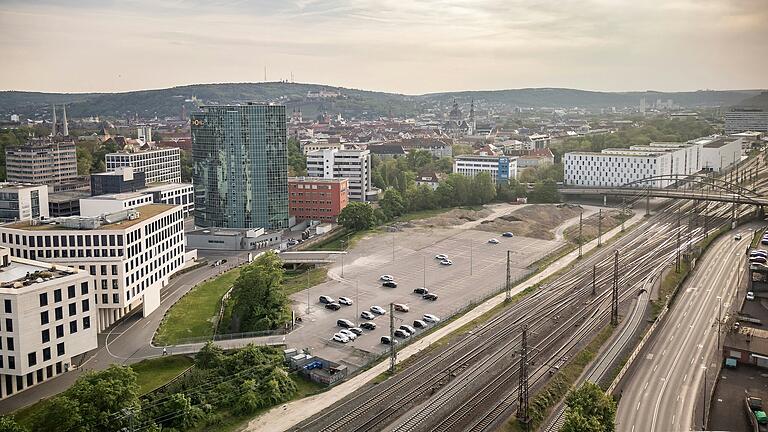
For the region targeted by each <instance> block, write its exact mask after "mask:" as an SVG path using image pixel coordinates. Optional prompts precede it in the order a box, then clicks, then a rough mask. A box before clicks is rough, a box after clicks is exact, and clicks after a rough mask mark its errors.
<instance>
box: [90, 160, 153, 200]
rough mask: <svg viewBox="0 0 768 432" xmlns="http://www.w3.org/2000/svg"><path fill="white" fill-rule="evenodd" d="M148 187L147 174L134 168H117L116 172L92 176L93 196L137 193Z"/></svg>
mask: <svg viewBox="0 0 768 432" xmlns="http://www.w3.org/2000/svg"><path fill="white" fill-rule="evenodd" d="M145 186H146V174H145V173H144V172H142V171H136V170H134V169H133V167H128V166H123V167H117V168H115V170H114V171H107V172H103V173H94V174H91V195H104V194H113V193H124V192H135V191H137V190H139V189H142V188H144V187H145Z"/></svg>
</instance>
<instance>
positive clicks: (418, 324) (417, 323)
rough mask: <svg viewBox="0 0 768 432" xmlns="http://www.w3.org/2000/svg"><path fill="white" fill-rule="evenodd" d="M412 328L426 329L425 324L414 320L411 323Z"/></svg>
mask: <svg viewBox="0 0 768 432" xmlns="http://www.w3.org/2000/svg"><path fill="white" fill-rule="evenodd" d="M413 326H414V327H416V328H426V327H427V323H425V322H424V321H422V320H415V321H414V322H413Z"/></svg>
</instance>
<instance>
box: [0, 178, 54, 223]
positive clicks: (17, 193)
mask: <svg viewBox="0 0 768 432" xmlns="http://www.w3.org/2000/svg"><path fill="white" fill-rule="evenodd" d="M48 215H49V213H48V186H45V185H37V184H25V183H0V222H12V221H24V220H30V219H40V218H47V217H48Z"/></svg>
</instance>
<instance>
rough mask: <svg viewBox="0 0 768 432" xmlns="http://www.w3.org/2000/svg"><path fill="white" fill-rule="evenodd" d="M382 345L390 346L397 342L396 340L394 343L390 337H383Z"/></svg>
mask: <svg viewBox="0 0 768 432" xmlns="http://www.w3.org/2000/svg"><path fill="white" fill-rule="evenodd" d="M381 343H383V344H384V345H389V344H391V343H397V340H394V341H393V340H391V339H390V338H389V336H382V337H381Z"/></svg>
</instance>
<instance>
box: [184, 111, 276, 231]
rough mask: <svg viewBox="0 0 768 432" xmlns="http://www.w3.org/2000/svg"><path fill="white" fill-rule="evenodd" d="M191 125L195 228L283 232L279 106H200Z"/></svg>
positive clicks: (192, 116)
mask: <svg viewBox="0 0 768 432" xmlns="http://www.w3.org/2000/svg"><path fill="white" fill-rule="evenodd" d="M191 122H192V181H193V183H194V185H195V225H197V226H200V227H221V228H260V227H261V228H265V229H268V230H279V229H283V228H288V150H287V142H286V141H287V135H286V125H285V106H283V105H263V104H247V105H242V106H204V107H202V112H201V113H195V114H192V115H191Z"/></svg>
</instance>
